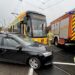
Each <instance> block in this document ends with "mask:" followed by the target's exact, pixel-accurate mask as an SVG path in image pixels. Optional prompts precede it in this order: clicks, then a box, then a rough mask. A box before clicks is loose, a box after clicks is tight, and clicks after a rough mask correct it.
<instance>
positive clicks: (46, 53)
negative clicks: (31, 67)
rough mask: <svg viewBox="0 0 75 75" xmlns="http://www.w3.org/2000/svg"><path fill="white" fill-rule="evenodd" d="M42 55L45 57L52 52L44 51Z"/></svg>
mask: <svg viewBox="0 0 75 75" xmlns="http://www.w3.org/2000/svg"><path fill="white" fill-rule="evenodd" d="M43 55H44V56H45V57H47V56H50V55H52V52H45V53H43Z"/></svg>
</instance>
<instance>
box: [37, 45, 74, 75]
mask: <svg viewBox="0 0 75 75" xmlns="http://www.w3.org/2000/svg"><path fill="white" fill-rule="evenodd" d="M51 49H52V50H53V56H54V59H53V62H57V64H53V66H47V67H44V68H42V69H40V70H36V73H37V74H38V75H75V63H74V56H75V47H55V46H52V47H51ZM65 63H68V64H65Z"/></svg>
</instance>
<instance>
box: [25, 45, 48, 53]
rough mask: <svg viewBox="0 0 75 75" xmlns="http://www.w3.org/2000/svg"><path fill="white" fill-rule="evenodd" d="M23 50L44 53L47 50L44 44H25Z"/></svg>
mask: <svg viewBox="0 0 75 75" xmlns="http://www.w3.org/2000/svg"><path fill="white" fill-rule="evenodd" d="M25 51H33V52H40V53H44V52H46V51H47V50H46V47H45V46H43V45H39V46H27V47H25Z"/></svg>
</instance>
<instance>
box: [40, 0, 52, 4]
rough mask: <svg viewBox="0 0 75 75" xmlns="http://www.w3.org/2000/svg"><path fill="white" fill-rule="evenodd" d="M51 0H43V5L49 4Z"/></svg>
mask: <svg viewBox="0 0 75 75" xmlns="http://www.w3.org/2000/svg"><path fill="white" fill-rule="evenodd" d="M50 1H51V0H46V1H45V2H43V1H41V3H42V4H43V5H45V4H47V3H48V2H50Z"/></svg>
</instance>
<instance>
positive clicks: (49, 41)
mask: <svg viewBox="0 0 75 75" xmlns="http://www.w3.org/2000/svg"><path fill="white" fill-rule="evenodd" d="M47 38H48V45H49V46H51V42H52V39H53V33H52V32H51V30H49V31H48V34H47Z"/></svg>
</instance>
